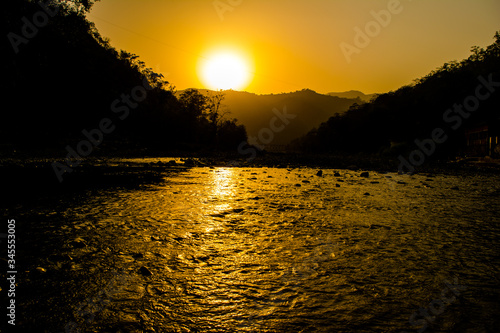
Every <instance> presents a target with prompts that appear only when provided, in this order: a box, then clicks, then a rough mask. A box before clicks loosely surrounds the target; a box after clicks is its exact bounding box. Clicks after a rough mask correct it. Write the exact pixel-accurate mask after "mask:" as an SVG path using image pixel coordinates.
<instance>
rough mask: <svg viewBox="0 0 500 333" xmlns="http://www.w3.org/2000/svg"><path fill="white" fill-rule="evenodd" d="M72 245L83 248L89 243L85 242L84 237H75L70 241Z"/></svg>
mask: <svg viewBox="0 0 500 333" xmlns="http://www.w3.org/2000/svg"><path fill="white" fill-rule="evenodd" d="M70 245H71V246H73V247H74V248H82V247H86V246H87V244H86V243H85V241H84V240H83V239H82V238H79V237H78V238H75V239H73V240H72V241H71V243H70Z"/></svg>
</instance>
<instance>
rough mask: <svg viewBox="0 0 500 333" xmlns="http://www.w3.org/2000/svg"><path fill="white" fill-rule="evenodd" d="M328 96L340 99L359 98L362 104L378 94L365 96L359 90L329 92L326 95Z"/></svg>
mask: <svg viewBox="0 0 500 333" xmlns="http://www.w3.org/2000/svg"><path fill="white" fill-rule="evenodd" d="M327 95H329V96H336V97H341V98H359V99H360V100H361V101H362V102H369V101H371V100H372V99H373V98H374V97H376V96H377V95H378V94H368V95H367V94H365V93H363V92H361V91H359V90H349V91H344V92H331V93H328V94H327Z"/></svg>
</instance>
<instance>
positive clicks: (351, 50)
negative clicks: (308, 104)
mask: <svg viewBox="0 0 500 333" xmlns="http://www.w3.org/2000/svg"><path fill="white" fill-rule="evenodd" d="M499 17H500V1H498V0H478V1H472V0H440V1H435V0H418V1H416V0H413V1H410V0H401V1H397V0H274V1H269V0H216V1H212V0H182V1H180V0H179V1H176V0H141V1H137V0H101V1H100V2H97V3H96V4H95V6H94V8H93V9H92V11H91V12H90V13H89V14H88V19H89V20H90V21H92V22H94V23H95V24H96V26H97V28H98V30H99V31H100V33H101V35H102V36H104V37H107V38H109V39H110V41H111V45H112V46H114V47H115V48H117V49H118V50H120V49H123V50H126V51H128V52H132V53H135V54H137V55H139V56H140V58H141V60H143V61H145V63H146V65H147V66H148V67H151V68H152V69H153V70H154V71H155V72H158V73H161V74H163V75H164V76H165V77H166V79H167V80H168V81H169V82H170V83H171V84H173V85H175V86H176V88H177V89H186V88H212V89H213V88H216V87H217V86H220V87H231V88H233V89H235V90H246V91H249V92H254V93H281V92H290V91H296V90H300V89H304V88H309V89H313V90H315V91H317V92H319V93H328V92H337V91H346V90H353V89H354V90H361V91H363V92H365V93H377V92H387V91H390V90H395V89H397V88H399V87H401V86H402V85H405V84H409V83H411V82H412V81H413V80H414V79H416V78H419V77H421V76H424V75H426V74H428V73H429V72H430V71H432V70H434V69H436V68H437V67H439V66H441V65H442V64H444V63H445V62H448V61H451V60H461V59H463V58H466V57H467V56H468V55H469V51H470V48H471V47H472V46H474V45H478V46H481V47H485V46H487V45H489V44H491V43H492V42H493V36H494V34H495V31H497V30H500V25H499V24H498V23H499V20H498V18H499ZM227 50H230V51H227ZM217 52H218V53H217ZM214 54H218V55H216V56H214ZM213 57H215V58H213ZM217 59H218V60H217ZM210 62H212V63H211V64H210ZM221 63H226V64H227V65H228V66H227V67H228V69H227V70H221V69H220V67H221V66H220V64H221ZM217 68H218V69H217ZM210 73H211V74H210ZM217 73H219V74H220V75H218V74H217Z"/></svg>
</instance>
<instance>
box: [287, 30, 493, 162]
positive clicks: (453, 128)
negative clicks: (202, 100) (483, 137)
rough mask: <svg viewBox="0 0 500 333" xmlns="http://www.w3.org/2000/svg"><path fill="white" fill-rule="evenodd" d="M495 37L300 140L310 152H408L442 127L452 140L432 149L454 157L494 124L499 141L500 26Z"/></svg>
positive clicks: (439, 154) (299, 144)
mask: <svg viewBox="0 0 500 333" xmlns="http://www.w3.org/2000/svg"><path fill="white" fill-rule="evenodd" d="M494 39H495V42H494V43H493V44H491V45H489V46H488V47H487V48H485V49H483V48H480V47H477V46H475V47H472V52H471V55H470V56H469V57H468V58H467V59H464V60H462V61H460V62H458V61H451V62H448V63H445V64H444V65H443V66H441V67H440V68H438V69H436V70H434V71H432V72H431V73H429V74H428V75H426V76H425V77H422V78H419V79H416V80H415V81H414V82H413V83H412V84H410V85H407V86H403V87H401V88H399V89H398V90H396V91H391V92H389V93H385V94H380V95H377V96H376V97H375V98H374V99H373V100H372V101H371V102H369V103H365V104H361V105H354V106H352V107H351V108H350V109H349V110H348V111H347V112H346V113H344V114H342V115H336V116H334V117H331V118H330V119H328V121H326V122H324V123H322V124H321V125H320V126H318V127H317V128H315V129H314V130H312V131H310V132H309V133H308V134H307V135H305V136H304V137H302V138H301V139H300V140H297V141H296V142H295V145H296V146H297V147H301V149H303V150H304V151H308V152H310V151H316V152H322V153H325V152H329V153H332V152H336V153H347V154H357V153H360V152H364V153H379V154H382V155H386V156H391V155H392V156H395V155H397V154H402V153H404V154H406V155H407V154H409V153H410V152H412V151H415V150H416V149H421V147H419V144H418V142H423V141H424V140H429V138H430V137H432V133H433V131H434V130H436V129H440V130H442V131H443V132H444V136H445V137H446V140H443V141H445V142H441V143H439V144H437V143H434V146H436V149H435V151H433V152H432V154H427V155H432V156H428V157H431V158H450V157H455V156H457V155H458V154H461V152H463V151H464V148H465V145H466V133H467V131H468V130H470V129H474V128H475V127H477V126H479V125H484V126H487V127H488V128H489V129H490V135H492V144H495V142H493V141H495V140H498V136H499V135H500V133H498V123H499V121H500V111H499V110H500V108H499V106H500V88H499V87H500V32H497V33H496V34H495V37H494ZM492 131H493V132H495V133H492ZM495 137H496V138H497V139H495ZM425 142H427V143H429V142H430V141H425ZM429 145H431V144H430V143H429ZM420 146H421V145H420ZM424 150H425V149H424Z"/></svg>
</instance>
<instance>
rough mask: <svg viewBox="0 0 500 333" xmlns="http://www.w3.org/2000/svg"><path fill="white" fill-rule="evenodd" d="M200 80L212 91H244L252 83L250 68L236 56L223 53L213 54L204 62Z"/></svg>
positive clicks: (241, 58)
mask: <svg viewBox="0 0 500 333" xmlns="http://www.w3.org/2000/svg"><path fill="white" fill-rule="evenodd" d="M199 75H200V78H201V80H202V82H203V84H204V85H205V86H207V87H208V88H210V89H216V90H219V89H223V90H227V89H233V90H238V89H243V88H245V87H246V86H247V85H248V82H249V81H250V72H249V66H248V64H247V63H246V62H245V60H244V59H243V57H240V56H238V55H236V54H233V53H229V52H223V53H216V54H213V55H211V56H209V57H207V58H206V59H204V60H203V62H202V64H201V68H200V73H199Z"/></svg>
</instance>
